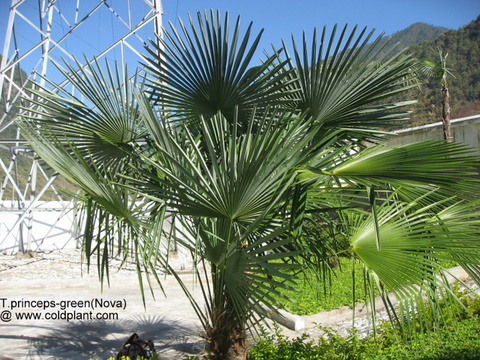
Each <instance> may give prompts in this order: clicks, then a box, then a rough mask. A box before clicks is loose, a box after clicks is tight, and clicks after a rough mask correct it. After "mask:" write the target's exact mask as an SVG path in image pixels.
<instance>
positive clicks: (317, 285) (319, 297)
mask: <svg viewBox="0 0 480 360" xmlns="http://www.w3.org/2000/svg"><path fill="white" fill-rule="evenodd" d="M355 272H356V273H357V274H362V272H363V267H362V264H361V263H360V262H355ZM303 275H304V277H302V278H301V279H299V280H298V281H297V284H296V285H295V288H296V291H293V290H284V291H282V293H283V294H285V295H286V296H287V297H288V299H291V300H292V301H290V300H288V299H286V298H284V297H283V296H282V297H279V298H278V301H279V302H280V303H282V305H283V306H285V307H286V308H287V309H288V310H289V311H290V312H292V313H294V314H297V315H311V314H316V313H318V312H320V311H323V310H333V309H338V308H340V307H342V306H350V307H351V306H352V304H353V299H354V298H353V295H354V294H353V287H352V261H351V260H349V259H345V258H340V263H339V265H338V269H336V270H335V271H334V272H333V273H331V274H327V276H326V277H325V278H322V277H319V276H317V275H318V274H316V273H314V272H313V271H308V270H307V272H306V273H305V274H303ZM357 276H358V275H357ZM360 277H361V275H360ZM359 283H362V281H360V282H359ZM355 300H356V302H365V301H367V294H366V293H365V288H364V286H357V287H356V288H355Z"/></svg>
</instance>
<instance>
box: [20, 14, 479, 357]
mask: <svg viewBox="0 0 480 360" xmlns="http://www.w3.org/2000/svg"><path fill="white" fill-rule="evenodd" d="M189 21H190V25H189V26H187V25H184V24H183V23H182V22H180V25H179V29H176V28H175V27H174V26H171V28H170V30H167V31H165V39H159V42H160V45H157V41H153V42H152V45H151V47H150V48H149V53H148V56H147V57H146V58H145V66H146V70H147V73H146V75H145V77H143V78H141V79H139V78H136V79H134V80H131V79H129V77H128V71H127V70H126V69H119V68H118V67H116V66H112V65H109V64H108V63H106V64H105V65H102V64H99V63H97V62H93V63H92V64H91V65H87V66H84V67H82V66H81V64H80V63H77V64H76V65H74V66H69V65H67V64H66V65H65V66H64V67H62V66H60V65H59V69H60V70H61V71H62V72H63V74H64V75H65V77H66V78H67V79H69V80H70V82H71V83H72V84H75V86H76V88H77V89H78V92H79V93H80V94H81V95H82V96H83V98H80V97H75V96H73V95H70V94H68V93H67V92H65V91H64V90H62V88H61V87H60V86H57V85H55V84H53V83H51V84H50V86H51V89H49V88H48V87H47V86H46V87H44V88H39V87H38V85H37V87H36V89H34V90H32V91H31V101H34V102H35V103H36V104H37V105H38V107H37V110H35V112H34V114H32V115H31V116H23V117H22V118H21V119H20V120H19V121H18V123H19V125H20V127H21V129H22V131H23V134H24V136H25V137H26V138H27V139H28V140H29V142H30V144H31V146H32V148H33V149H34V150H35V151H36V152H37V153H38V154H39V155H40V157H41V158H42V159H43V160H44V161H46V162H47V163H48V164H50V166H51V167H53V168H54V169H56V170H57V171H58V172H59V173H61V174H63V175H64V176H66V177H67V178H68V179H69V180H70V181H72V182H73V183H75V184H77V185H78V187H79V188H80V189H81V193H80V194H79V195H78V199H79V200H80V203H81V204H82V206H83V210H84V211H83V213H82V214H83V217H82V219H83V220H84V222H83V229H84V232H83V240H84V248H85V252H86V255H87V257H88V258H90V257H91V255H92V254H96V256H97V263H98V266H99V269H100V274H101V276H102V278H103V277H105V276H108V269H109V267H108V259H109V257H111V256H123V257H125V258H127V257H128V256H134V258H135V260H136V263H137V266H138V270H139V273H142V272H143V273H146V274H151V275H152V276H154V278H155V279H156V280H157V281H159V282H161V280H160V278H159V277H158V276H157V275H156V274H157V271H158V269H159V266H160V267H163V268H165V269H167V270H168V271H169V272H170V273H171V274H172V276H174V277H175V278H176V279H177V280H178V282H179V283H180V285H181V286H182V287H183V289H184V291H185V294H186V296H188V298H189V300H190V302H191V304H192V306H193V308H194V309H195V311H196V313H197V315H198V318H199V320H200V322H201V324H202V326H203V328H204V330H205V332H204V337H205V340H206V341H207V342H208V344H209V356H210V357H211V358H212V359H237V358H239V359H240V358H245V356H246V349H247V344H246V335H247V330H249V329H252V328H254V325H255V324H256V323H257V321H258V320H260V319H262V318H263V317H264V316H265V314H268V313H269V312H276V311H278V310H277V308H278V307H279V306H280V305H279V303H278V298H281V297H285V295H283V294H284V292H282V290H284V289H293V288H295V281H296V279H297V276H298V274H299V271H301V270H302V269H303V268H304V267H305V266H313V267H315V268H316V269H318V271H321V270H322V269H325V268H328V266H322V265H324V264H328V263H329V261H331V259H332V257H335V256H337V255H338V253H339V252H340V251H342V252H343V253H344V254H348V256H350V257H352V258H355V259H357V260H358V261H361V262H362V263H363V264H364V266H365V269H366V274H367V277H368V279H369V282H368V283H369V284H370V285H371V286H372V288H374V287H376V288H377V289H378V291H380V292H381V294H382V295H385V294H386V292H387V291H395V295H396V296H397V297H398V298H400V299H401V300H402V301H403V302H404V303H405V304H407V305H408V302H409V301H410V299H411V298H412V297H415V296H417V295H418V294H419V293H421V292H422V291H423V292H431V291H434V290H435V291H438V289H440V290H444V291H445V293H448V287H447V285H446V284H445V282H444V281H443V279H442V278H441V277H438V276H436V274H437V273H439V272H440V271H441V270H442V266H441V263H439V261H438V260H439V259H450V260H453V261H457V262H458V263H460V264H462V265H463V266H464V267H465V268H466V269H467V271H469V272H470V274H471V275H472V276H474V278H475V279H476V280H478V279H479V278H478V276H477V275H478V270H479V269H478V258H479V253H480V244H479V242H478V237H477V236H476V234H478V225H479V224H478V220H477V219H478V202H477V201H476V200H472V199H474V198H475V197H476V196H477V192H478V190H477V186H476V185H475V184H474V183H473V181H472V180H471V178H469V177H468V176H469V175H470V173H471V171H472V169H473V168H474V158H473V157H471V156H469V155H468V150H467V149H465V148H464V147H462V146H460V145H458V144H455V143H443V142H423V143H418V144H410V145H405V146H401V147H395V148H389V147H385V146H383V145H378V144H375V141H376V140H378V139H379V138H381V137H382V136H383V135H385V129H386V128H388V127H391V126H398V124H399V123H401V121H402V120H403V119H405V118H406V116H407V112H406V111H405V110H404V107H405V106H406V105H408V104H409V103H411V102H402V103H390V102H388V98H389V97H390V96H391V95H394V94H398V93H401V92H403V91H405V90H407V89H408V88H409V87H410V86H411V80H412V70H411V69H412V67H413V64H414V60H413V59H411V58H409V57H407V56H403V55H398V56H395V57H383V58H380V59H378V53H379V51H380V50H381V49H380V42H379V39H380V37H379V38H378V39H376V40H374V41H373V45H370V46H368V47H367V46H366V45H367V43H369V42H371V40H372V34H373V33H372V32H370V33H367V31H366V30H361V31H359V30H358V29H357V28H354V29H352V30H349V28H348V27H347V26H346V27H344V28H343V29H341V30H338V29H337V28H336V27H335V28H334V30H333V31H332V32H330V33H329V32H328V31H327V30H326V29H324V30H323V32H322V33H321V35H320V36H318V34H317V33H316V32H314V33H313V35H312V39H311V40H308V39H307V35H305V36H304V38H303V39H302V42H301V43H300V45H299V44H297V42H295V40H293V41H292V46H291V49H290V50H289V51H290V52H289V51H287V49H289V47H288V46H287V44H286V43H283V46H282V49H281V50H275V49H274V51H272V53H273V54H272V55H267V56H266V59H265V60H264V61H263V62H261V63H260V65H258V64H255V65H254V66H252V59H253V57H254V55H255V54H256V51H257V47H258V44H259V40H260V36H261V32H260V33H259V34H258V35H256V36H253V41H251V39H252V31H253V30H252V24H250V25H249V26H248V27H247V30H246V31H245V32H243V33H242V31H241V26H240V21H239V19H238V20H237V21H236V23H235V24H234V25H233V26H231V25H230V24H229V16H228V14H227V15H224V16H222V15H221V14H220V13H219V12H211V13H210V14H208V13H205V14H200V13H199V14H198V18H197V21H196V22H195V21H194V20H193V19H190V20H189ZM232 29H233V30H232ZM337 32H338V34H337ZM290 53H291V55H290ZM367 145H368V146H367ZM175 224H176V225H178V224H181V226H177V231H170V230H171V228H172V227H173V226H176V225H175ZM173 242H176V243H177V244H178V245H181V246H183V247H184V248H185V249H187V250H189V251H190V252H191V254H192V258H193V259H194V270H195V272H196V274H197V275H198V279H199V285H200V287H201V290H202V294H203V304H205V305H202V301H199V299H197V298H195V297H194V296H193V295H192V293H191V292H190V289H189V288H188V287H187V286H186V285H184V284H183V282H182V279H181V278H180V276H179V275H178V274H177V273H176V272H175V269H172V268H171V267H170V265H169V261H168V248H165V246H163V245H162V244H165V243H166V244H170V243H173ZM142 279H143V278H142V276H139V281H140V285H141V287H142V289H143V280H142ZM148 279H150V277H148ZM432 289H434V290H432ZM384 299H385V302H386V303H387V304H388V303H389V299H388V298H386V297H385V298H384ZM407 305H405V306H403V307H400V310H405V311H407V310H406V309H407V307H408V306H407Z"/></svg>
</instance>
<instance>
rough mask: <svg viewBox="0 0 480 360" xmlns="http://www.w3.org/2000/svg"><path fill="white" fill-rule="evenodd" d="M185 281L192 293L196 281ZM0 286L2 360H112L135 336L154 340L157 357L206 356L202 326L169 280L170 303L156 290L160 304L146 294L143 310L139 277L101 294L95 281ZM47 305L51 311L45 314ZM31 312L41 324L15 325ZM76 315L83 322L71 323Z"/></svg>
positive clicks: (126, 279)
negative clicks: (202, 340)
mask: <svg viewBox="0 0 480 360" xmlns="http://www.w3.org/2000/svg"><path fill="white" fill-rule="evenodd" d="M182 277H183V279H184V281H185V282H186V283H187V284H188V286H191V287H194V284H193V275H191V274H185V275H183V276H182ZM0 286H1V290H0V314H1V315H0V317H1V319H2V320H3V321H0V360H7V359H9V360H10V359H14V360H23V359H35V360H37V359H38V360H39V359H42V360H56V359H62V360H66V359H68V360H77V359H78V360H87V359H89V358H90V357H94V358H100V359H106V358H107V357H109V356H115V355H116V354H117V352H118V351H119V349H120V347H121V346H122V344H123V342H124V341H125V340H126V339H127V338H128V337H129V336H130V335H131V334H132V333H133V332H137V333H138V334H139V335H140V337H142V338H144V339H151V340H153V341H154V343H155V346H156V349H157V352H158V353H159V355H160V359H176V358H179V359H180V358H181V355H182V354H195V353H198V352H199V351H200V350H201V348H200V346H201V343H200V342H199V337H198V334H199V333H200V331H201V329H200V324H199V323H198V321H197V317H196V315H195V313H194V311H193V309H192V307H191V306H190V304H189V302H188V300H187V299H186V297H185V295H184V293H183V291H182V290H181V288H180V287H179V286H178V285H177V283H176V281H175V280H174V278H173V277H172V276H167V277H166V278H165V281H164V289H165V292H166V294H167V296H168V297H167V298H165V296H164V295H163V293H162V292H161V290H160V289H159V288H158V286H156V287H155V289H154V293H155V297H156V299H155V300H154V299H153V298H152V295H151V294H150V293H149V292H148V293H147V294H146V309H145V308H144V305H143V301H142V298H141V296H140V292H139V288H138V280H137V277H136V275H134V274H132V275H130V276H121V277H115V276H113V277H112V278H111V287H109V288H108V287H106V288H105V289H104V290H103V292H102V291H101V288H100V285H99V282H98V280H92V279H69V280H62V279H59V280H48V281H44V280H41V281H38V280H16V281H2V282H0ZM195 291H197V290H195ZM200 295H201V294H200V293H199V294H198V298H201V296H200ZM73 301H76V303H75V302H73ZM82 302H83V303H82ZM99 302H100V303H101V304H102V305H103V308H102V307H101V306H99ZM44 304H45V305H48V308H45V309H43V308H42V307H43V305H44ZM17 306H18V308H15V307H17ZM80 306H83V307H80ZM117 306H119V307H117ZM29 313H38V314H40V315H39V316H40V317H41V319H39V320H34V319H30V320H27V319H18V317H21V316H25V314H29ZM9 315H11V320H10V321H8V317H9ZM74 316H75V317H78V318H79V319H80V317H81V319H82V320H76V321H74V320H70V321H67V317H74ZM90 317H91V318H92V320H84V319H88V318H90ZM97 317H109V318H110V319H109V320H97ZM52 318H53V320H52Z"/></svg>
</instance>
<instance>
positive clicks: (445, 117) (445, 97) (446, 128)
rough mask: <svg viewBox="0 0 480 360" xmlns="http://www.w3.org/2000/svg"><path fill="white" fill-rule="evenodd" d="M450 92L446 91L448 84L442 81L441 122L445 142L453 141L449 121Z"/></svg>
mask: <svg viewBox="0 0 480 360" xmlns="http://www.w3.org/2000/svg"><path fill="white" fill-rule="evenodd" d="M450 119H451V116H450V92H449V91H448V84H447V82H446V81H443V84H442V123H443V138H444V140H445V141H447V142H453V134H452V126H451V123H450Z"/></svg>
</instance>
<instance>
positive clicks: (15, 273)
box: [0, 249, 191, 281]
mask: <svg viewBox="0 0 480 360" xmlns="http://www.w3.org/2000/svg"><path fill="white" fill-rule="evenodd" d="M170 260H171V265H172V267H173V268H174V269H176V270H187V269H188V267H189V266H191V264H190V263H189V261H188V259H187V257H186V255H184V254H180V253H179V254H176V255H175V256H171V259H170ZM110 261H111V268H110V269H111V270H110V271H111V273H112V274H124V275H131V274H132V273H135V271H136V270H135V263H134V262H133V261H127V262H126V263H125V264H123V265H122V267H121V268H119V267H120V265H121V262H120V261H119V260H118V259H112V260H110ZM91 262H92V264H91V266H90V268H88V267H87V265H86V259H85V258H84V256H83V254H82V251H81V250H80V249H64V250H53V251H41V252H33V253H31V255H30V254H29V253H26V254H17V255H7V254H5V253H3V254H0V281H9V280H17V279H21V280H32V279H41V280H48V279H77V278H97V279H98V272H97V266H96V258H94V257H92V259H91Z"/></svg>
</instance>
